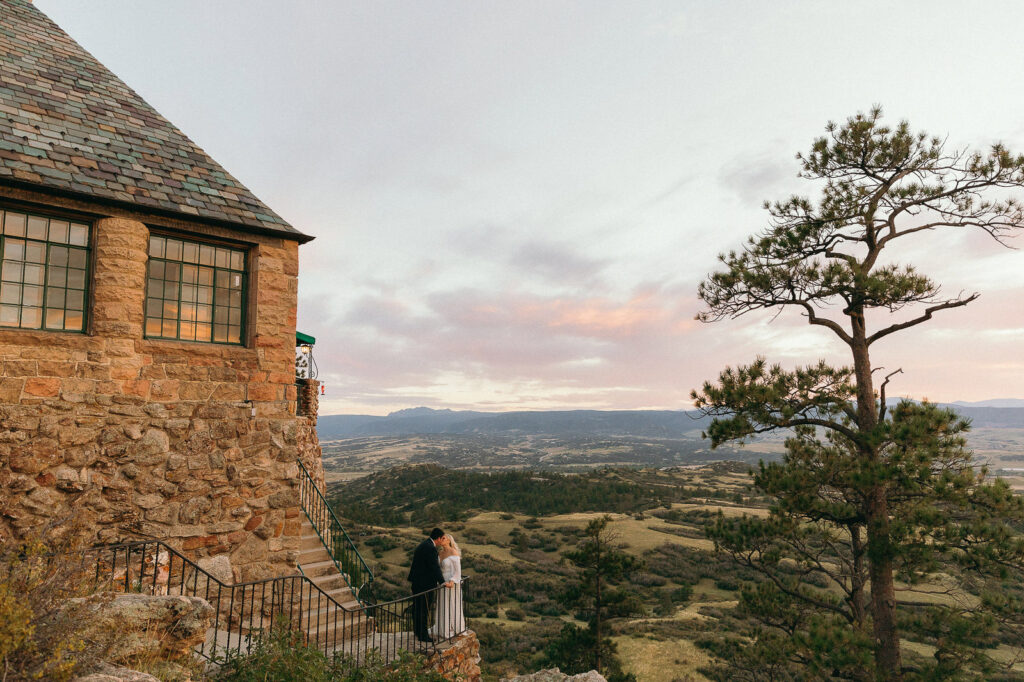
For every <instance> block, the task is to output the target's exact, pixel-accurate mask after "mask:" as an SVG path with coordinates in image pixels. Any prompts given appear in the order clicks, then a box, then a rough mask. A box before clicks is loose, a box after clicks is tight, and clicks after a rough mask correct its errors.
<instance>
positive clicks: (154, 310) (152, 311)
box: [146, 298, 163, 334]
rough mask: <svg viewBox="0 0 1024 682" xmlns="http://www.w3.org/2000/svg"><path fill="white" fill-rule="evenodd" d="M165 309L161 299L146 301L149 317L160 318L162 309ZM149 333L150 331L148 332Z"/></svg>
mask: <svg viewBox="0 0 1024 682" xmlns="http://www.w3.org/2000/svg"><path fill="white" fill-rule="evenodd" d="M161 308H163V303H161V302H160V300H159V299H154V298H147V299H146V316H147V317H160V309H161ZM146 333H147V334H148V333H149V330H148V329H147V330H146Z"/></svg>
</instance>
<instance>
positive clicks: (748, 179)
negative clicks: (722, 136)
mask: <svg viewBox="0 0 1024 682" xmlns="http://www.w3.org/2000/svg"><path fill="white" fill-rule="evenodd" d="M777 147H781V145H777ZM786 158H791V157H790V156H789V154H787V153H784V152H783V151H782V150H781V148H776V146H773V148H772V149H770V150H768V151H765V152H762V153H761V154H757V155H751V154H743V155H741V156H738V157H736V158H734V159H733V160H732V161H731V162H730V163H729V164H727V165H726V166H725V167H723V168H722V170H721V171H720V172H719V174H718V181H719V182H720V183H721V184H722V185H723V186H724V187H726V188H728V189H729V190H730V191H731V192H732V193H733V194H735V195H736V196H737V197H739V198H740V200H741V201H743V203H745V204H747V205H751V206H760V205H761V204H762V203H764V202H765V201H775V200H777V199H781V198H784V197H785V196H788V195H790V194H793V193H794V192H795V191H797V190H798V187H797V185H796V184H795V183H794V182H793V178H794V176H795V174H796V170H797V168H796V166H795V165H794V164H793V163H792V162H788V163H787V162H783V161H780V159H786Z"/></svg>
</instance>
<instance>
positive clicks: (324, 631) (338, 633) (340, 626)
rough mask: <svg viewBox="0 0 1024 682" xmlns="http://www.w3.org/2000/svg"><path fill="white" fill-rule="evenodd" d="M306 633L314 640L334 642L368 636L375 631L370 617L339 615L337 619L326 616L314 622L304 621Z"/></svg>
mask: <svg viewBox="0 0 1024 682" xmlns="http://www.w3.org/2000/svg"><path fill="white" fill-rule="evenodd" d="M304 625H305V628H304V631H305V633H306V635H307V636H308V637H309V638H310V639H311V640H313V641H314V642H325V641H326V642H332V640H336V641H340V640H346V639H356V638H361V637H366V636H368V635H370V634H372V633H373V631H374V626H373V621H372V620H371V619H369V618H358V619H352V618H347V619H344V620H343V619H342V618H341V616H338V620H337V621H332V620H330V619H329V618H325V619H322V620H320V621H319V624H318V623H316V622H313V623H304Z"/></svg>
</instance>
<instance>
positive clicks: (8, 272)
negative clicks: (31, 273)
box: [0, 260, 22, 282]
mask: <svg viewBox="0 0 1024 682" xmlns="http://www.w3.org/2000/svg"><path fill="white" fill-rule="evenodd" d="M21 267H22V266H21V262H20V261H13V260H5V261H4V263H3V265H2V266H0V279H2V280H3V281H5V282H20V281H21Z"/></svg>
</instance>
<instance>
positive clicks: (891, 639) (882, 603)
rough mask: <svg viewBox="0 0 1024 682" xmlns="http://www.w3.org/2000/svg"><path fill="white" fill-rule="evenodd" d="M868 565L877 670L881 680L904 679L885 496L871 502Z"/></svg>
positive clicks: (887, 506)
mask: <svg viewBox="0 0 1024 682" xmlns="http://www.w3.org/2000/svg"><path fill="white" fill-rule="evenodd" d="M870 505H871V508H870V518H869V519H868V562H869V566H870V569H869V574H870V577H871V614H872V617H873V622H874V634H875V666H876V667H877V668H878V674H879V678H880V679H883V680H898V679H900V668H901V667H902V663H901V661H900V635H899V631H898V630H897V629H896V588H895V585H894V583H893V577H892V574H893V567H892V552H891V547H890V543H889V505H888V501H887V500H886V499H885V496H884V493H882V494H881V495H877V494H876V495H875V496H874V497H873V499H872V500H871V502H870Z"/></svg>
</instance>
